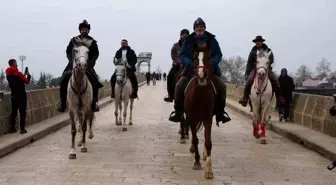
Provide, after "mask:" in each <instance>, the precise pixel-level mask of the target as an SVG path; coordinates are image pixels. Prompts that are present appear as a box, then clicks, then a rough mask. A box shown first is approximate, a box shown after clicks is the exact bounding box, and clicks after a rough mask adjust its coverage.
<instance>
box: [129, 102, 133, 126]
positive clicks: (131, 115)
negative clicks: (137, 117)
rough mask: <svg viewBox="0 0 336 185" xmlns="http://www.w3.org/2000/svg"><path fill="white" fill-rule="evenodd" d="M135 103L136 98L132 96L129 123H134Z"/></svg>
mask: <svg viewBox="0 0 336 185" xmlns="http://www.w3.org/2000/svg"><path fill="white" fill-rule="evenodd" d="M133 104H134V99H133V98H131V103H130V116H129V123H128V124H129V125H133V120H132V119H133Z"/></svg>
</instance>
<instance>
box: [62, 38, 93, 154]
mask: <svg viewBox="0 0 336 185" xmlns="http://www.w3.org/2000/svg"><path fill="white" fill-rule="evenodd" d="M91 43H92V41H91V40H88V39H85V38H84V39H80V38H76V40H75V42H74V48H73V52H72V53H73V54H72V55H73V70H72V76H71V78H70V82H69V84H68V89H67V93H68V96H67V102H68V105H69V115H70V119H71V136H72V140H71V141H72V142H71V150H70V154H69V159H76V148H75V139H76V133H77V129H76V120H78V122H79V128H80V129H81V136H82V137H81V140H80V141H79V144H78V145H79V146H81V152H83V153H85V152H87V148H86V138H85V134H86V130H87V121H89V139H92V138H93V131H92V123H93V118H94V112H93V111H92V109H91V104H92V99H93V89H92V85H91V83H90V81H89V79H88V77H87V76H86V70H87V66H88V64H87V62H88V56H89V49H88V48H89V47H90V45H91ZM75 117H77V119H75Z"/></svg>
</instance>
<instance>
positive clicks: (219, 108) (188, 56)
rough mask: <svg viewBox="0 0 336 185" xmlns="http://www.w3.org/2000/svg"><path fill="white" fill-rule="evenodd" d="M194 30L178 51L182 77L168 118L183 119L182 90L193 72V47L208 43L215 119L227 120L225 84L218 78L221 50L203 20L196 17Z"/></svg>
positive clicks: (228, 118) (172, 119)
mask: <svg viewBox="0 0 336 185" xmlns="http://www.w3.org/2000/svg"><path fill="white" fill-rule="evenodd" d="M193 28H194V32H193V33H192V34H191V35H189V36H188V37H187V39H186V41H185V42H184V44H183V45H182V48H181V52H180V61H181V62H182V65H183V72H182V78H181V79H180V80H179V81H178V82H177V84H176V89H175V102H174V103H175V105H174V109H175V111H174V112H172V113H171V116H170V117H169V120H170V121H172V122H181V121H183V112H184V110H183V109H184V105H183V104H184V90H185V88H186V86H187V84H188V82H189V81H190V74H191V73H192V72H193V71H192V70H193V55H194V49H195V47H196V46H197V44H204V43H209V45H210V47H211V62H212V66H213V67H212V68H213V72H214V74H215V75H214V76H213V83H214V85H215V87H216V90H217V92H218V93H217V97H216V110H215V111H216V121H217V122H220V121H221V122H223V123H225V122H228V121H230V120H231V119H230V117H229V115H228V114H227V113H226V112H225V110H224V108H225V103H226V85H225V83H224V81H223V80H222V79H221V78H220V76H221V70H220V68H219V63H220V62H221V59H222V56H223V54H222V52H221V49H220V47H219V44H218V42H217V40H216V38H215V35H213V34H211V33H209V32H207V31H205V29H206V25H205V22H204V21H203V20H202V19H201V18H198V19H197V20H196V21H195V22H194V27H193Z"/></svg>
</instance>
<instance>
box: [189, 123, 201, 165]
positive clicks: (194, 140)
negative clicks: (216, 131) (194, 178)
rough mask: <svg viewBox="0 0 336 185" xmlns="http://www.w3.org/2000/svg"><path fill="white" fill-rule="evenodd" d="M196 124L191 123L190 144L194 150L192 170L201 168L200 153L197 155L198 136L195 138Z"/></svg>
mask: <svg viewBox="0 0 336 185" xmlns="http://www.w3.org/2000/svg"><path fill="white" fill-rule="evenodd" d="M196 124H197V123H193V124H191V133H192V145H193V147H194V150H195V163H194V166H193V169H194V170H201V169H202V166H201V163H200V155H199V152H198V138H197V131H196Z"/></svg>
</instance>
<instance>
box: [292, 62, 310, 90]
mask: <svg viewBox="0 0 336 185" xmlns="http://www.w3.org/2000/svg"><path fill="white" fill-rule="evenodd" d="M312 74H313V73H312V72H311V71H310V69H309V68H308V66H306V65H301V66H300V67H299V69H298V70H297V71H296V75H295V77H296V84H297V85H298V86H301V85H302V82H303V81H305V80H306V79H307V78H311V77H312Z"/></svg>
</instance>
